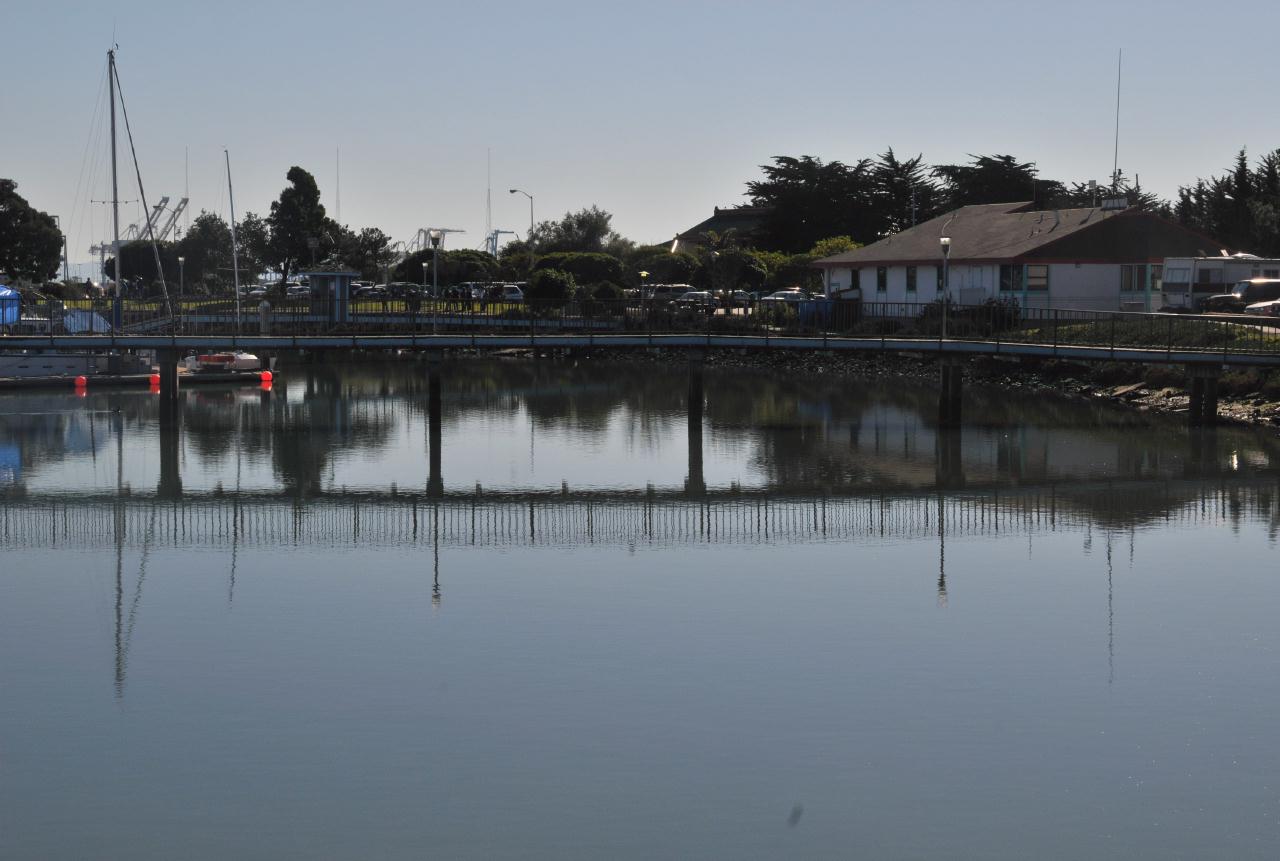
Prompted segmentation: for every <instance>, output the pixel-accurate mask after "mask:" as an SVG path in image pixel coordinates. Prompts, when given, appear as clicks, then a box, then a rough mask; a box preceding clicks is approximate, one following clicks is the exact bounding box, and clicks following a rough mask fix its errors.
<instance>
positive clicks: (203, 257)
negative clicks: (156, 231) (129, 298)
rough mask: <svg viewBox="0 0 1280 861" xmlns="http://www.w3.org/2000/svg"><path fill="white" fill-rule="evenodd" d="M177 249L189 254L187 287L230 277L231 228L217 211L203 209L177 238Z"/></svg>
mask: <svg viewBox="0 0 1280 861" xmlns="http://www.w3.org/2000/svg"><path fill="white" fill-rule="evenodd" d="M177 250H178V254H181V255H183V256H184V257H185V258H186V263H185V276H186V282H187V288H188V289H191V288H193V287H196V286H197V285H203V286H205V287H206V288H212V287H214V286H216V285H221V284H226V283H229V282H230V281H231V228H230V227H228V226H227V223H226V222H225V221H223V220H222V218H221V217H220V216H218V215H217V214H215V213H212V212H205V211H201V213H200V214H199V215H198V216H196V217H195V219H194V220H192V222H191V229H190V230H188V231H187V232H186V233H185V234H183V237H182V239H181V240H180V241H179V242H178V249H177ZM108 271H110V270H108ZM126 271H128V270H126Z"/></svg>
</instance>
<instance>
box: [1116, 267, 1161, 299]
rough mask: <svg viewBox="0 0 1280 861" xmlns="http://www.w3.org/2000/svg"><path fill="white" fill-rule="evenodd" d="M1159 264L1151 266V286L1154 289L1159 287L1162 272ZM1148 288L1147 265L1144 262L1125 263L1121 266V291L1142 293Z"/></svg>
mask: <svg viewBox="0 0 1280 861" xmlns="http://www.w3.org/2000/svg"><path fill="white" fill-rule="evenodd" d="M1161 268H1162V267H1159V266H1152V267H1151V286H1152V289H1159V286H1160V273H1161ZM1146 289H1147V267H1146V265H1145V264H1143V263H1131V264H1125V265H1123V266H1121V267H1120V292H1121V293H1141V292H1143V291H1145V290H1146Z"/></svg>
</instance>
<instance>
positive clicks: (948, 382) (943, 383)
mask: <svg viewBox="0 0 1280 861" xmlns="http://www.w3.org/2000/svg"><path fill="white" fill-rule="evenodd" d="M963 381H964V365H962V364H961V363H960V359H958V358H957V357H955V356H943V357H942V360H941V361H940V362H939V380H938V382H939V384H940V387H941V388H940V391H939V392H938V427H940V428H958V427H960V392H961V388H962V384H963Z"/></svg>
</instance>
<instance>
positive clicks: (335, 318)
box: [299, 271, 360, 326]
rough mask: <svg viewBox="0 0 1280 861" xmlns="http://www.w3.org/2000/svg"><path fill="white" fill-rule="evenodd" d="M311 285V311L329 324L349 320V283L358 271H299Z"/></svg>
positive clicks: (356, 277) (356, 276) (347, 321)
mask: <svg viewBox="0 0 1280 861" xmlns="http://www.w3.org/2000/svg"><path fill="white" fill-rule="evenodd" d="M299 274H300V275H303V276H305V277H306V279H307V283H308V284H310V285H311V313H312V314H313V315H318V316H323V317H324V318H325V319H326V320H327V321H328V323H329V325H331V326H332V325H335V324H339V323H349V322H351V284H352V282H353V281H355V280H356V279H358V278H359V277H360V273H359V272H346V271H337V272H301V273H299Z"/></svg>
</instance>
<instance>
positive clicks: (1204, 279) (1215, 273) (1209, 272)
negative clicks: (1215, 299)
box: [1196, 267, 1222, 284]
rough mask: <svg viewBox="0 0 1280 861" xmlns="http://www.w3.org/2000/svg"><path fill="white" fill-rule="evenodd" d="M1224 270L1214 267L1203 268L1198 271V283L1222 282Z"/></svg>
mask: <svg viewBox="0 0 1280 861" xmlns="http://www.w3.org/2000/svg"><path fill="white" fill-rule="evenodd" d="M1221 283H1222V270H1221V269H1218V268H1217V267H1214V268H1212V269H1207V268H1206V269H1201V270H1200V271H1199V272H1197V273H1196V284H1221Z"/></svg>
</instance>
